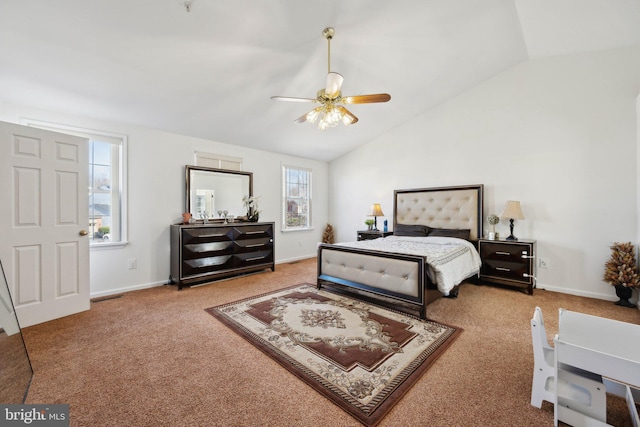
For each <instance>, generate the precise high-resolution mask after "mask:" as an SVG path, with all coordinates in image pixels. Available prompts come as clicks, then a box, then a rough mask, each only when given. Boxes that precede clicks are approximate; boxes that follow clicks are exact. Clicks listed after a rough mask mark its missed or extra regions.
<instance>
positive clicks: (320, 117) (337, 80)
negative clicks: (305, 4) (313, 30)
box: [271, 27, 391, 130]
mask: <svg viewBox="0 0 640 427" xmlns="http://www.w3.org/2000/svg"><path fill="white" fill-rule="evenodd" d="M322 35H323V36H324V38H325V39H327V81H326V85H325V87H324V88H322V89H320V90H319V91H318V93H317V94H316V98H315V99H313V98H292V97H287V96H272V97H271V99H273V100H276V101H295V102H316V103H319V104H321V105H320V106H319V107H316V108H314V109H313V110H311V111H309V112H308V113H306V114H304V115H303V116H301V117H298V118H297V119H296V120H295V122H296V123H303V122H309V123H311V124H314V125H316V126H317V128H318V129H320V130H326V129H328V128H332V127H336V126H338V124H339V123H342V124H344V125H345V126H349V125H351V124H353V123H357V122H358V118H357V117H356V116H354V115H353V114H352V113H351V112H350V111H349V110H347V109H346V108H345V107H344V105H343V104H370V103H376V102H387V101H389V100H390V99H391V96H390V95H389V94H386V93H379V94H375V95H356V96H347V97H344V98H343V97H342V92H341V91H340V90H341V88H342V82H343V81H344V78H343V77H342V75H341V74H339V73H336V72H333V71H331V39H332V38H333V36H334V35H335V31H334V29H333V28H331V27H328V28H325V29H324V30H323V31H322Z"/></svg>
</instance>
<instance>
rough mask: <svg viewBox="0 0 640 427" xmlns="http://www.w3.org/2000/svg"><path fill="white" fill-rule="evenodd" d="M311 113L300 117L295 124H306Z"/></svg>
mask: <svg viewBox="0 0 640 427" xmlns="http://www.w3.org/2000/svg"><path fill="white" fill-rule="evenodd" d="M311 111H313V110H311ZM311 111H310V112H311ZM310 112H309V113H310ZM309 113H304V114H303V115H302V116H300V117H298V118H297V119H295V120H294V122H295V123H304V122H306V121H307V116H308V115H309Z"/></svg>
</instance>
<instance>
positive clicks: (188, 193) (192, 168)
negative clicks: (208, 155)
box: [185, 165, 253, 221]
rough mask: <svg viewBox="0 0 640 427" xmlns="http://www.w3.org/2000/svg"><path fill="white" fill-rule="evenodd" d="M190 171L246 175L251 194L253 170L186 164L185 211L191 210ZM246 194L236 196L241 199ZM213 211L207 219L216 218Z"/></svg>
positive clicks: (251, 194) (212, 219)
mask: <svg viewBox="0 0 640 427" xmlns="http://www.w3.org/2000/svg"><path fill="white" fill-rule="evenodd" d="M192 171H199V172H210V173H212V174H215V175H229V174H232V175H242V176H246V177H248V178H249V196H250V197H251V196H253V172H245V171H238V170H231V169H217V168H207V167H204V166H191V165H187V166H185V178H186V179H185V183H186V194H185V212H191V172H192ZM244 196H246V194H244V193H243V194H240V195H239V196H238V198H239V199H240V200H242V198H243V197H244ZM191 213H192V214H193V215H195V214H194V213H193V212H191ZM214 214H215V212H210V213H209V218H208V220H209V221H214V220H217V219H218V218H216V217H215V216H214ZM194 218H195V216H194ZM195 219H196V220H199V218H195Z"/></svg>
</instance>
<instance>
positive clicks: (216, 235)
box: [195, 234, 224, 237]
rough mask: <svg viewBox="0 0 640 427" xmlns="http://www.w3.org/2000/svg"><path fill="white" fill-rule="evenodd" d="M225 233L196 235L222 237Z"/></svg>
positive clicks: (200, 235)
mask: <svg viewBox="0 0 640 427" xmlns="http://www.w3.org/2000/svg"><path fill="white" fill-rule="evenodd" d="M222 236H224V234H199V235H197V236H195V237H222Z"/></svg>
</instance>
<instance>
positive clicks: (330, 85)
mask: <svg viewBox="0 0 640 427" xmlns="http://www.w3.org/2000/svg"><path fill="white" fill-rule="evenodd" d="M343 80H344V77H342V75H341V74H338V73H329V74H327V87H326V88H325V90H324V94H325V96H326V97H327V98H329V99H333V98H335V97H337V96H338V95H339V94H340V88H341V87H342V82H343Z"/></svg>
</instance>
